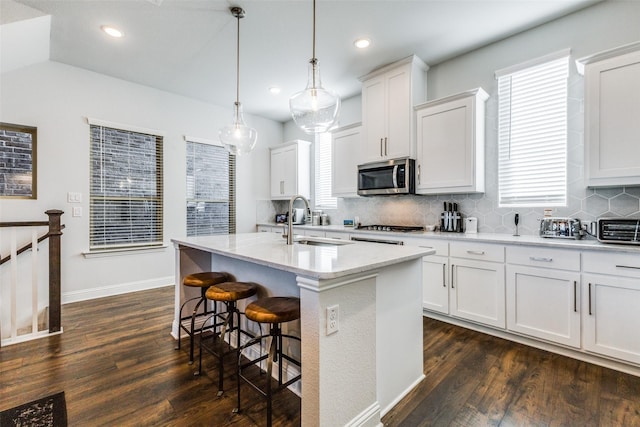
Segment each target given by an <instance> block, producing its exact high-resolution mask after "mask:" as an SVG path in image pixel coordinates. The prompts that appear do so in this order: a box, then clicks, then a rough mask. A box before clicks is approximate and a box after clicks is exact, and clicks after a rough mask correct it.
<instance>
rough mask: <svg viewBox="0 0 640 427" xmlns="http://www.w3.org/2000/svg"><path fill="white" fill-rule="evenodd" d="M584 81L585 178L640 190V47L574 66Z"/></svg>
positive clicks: (635, 45)
mask: <svg viewBox="0 0 640 427" xmlns="http://www.w3.org/2000/svg"><path fill="white" fill-rule="evenodd" d="M577 65H578V70H579V71H582V70H583V71H584V77H585V177H586V184H587V186H590V187H596V186H625V185H640V120H638V117H640V42H638V43H633V44H631V45H626V46H623V47H621V48H618V49H614V50H610V51H607V52H603V53H599V54H596V55H593V56H590V57H588V58H584V59H581V60H579V61H578V62H577Z"/></svg>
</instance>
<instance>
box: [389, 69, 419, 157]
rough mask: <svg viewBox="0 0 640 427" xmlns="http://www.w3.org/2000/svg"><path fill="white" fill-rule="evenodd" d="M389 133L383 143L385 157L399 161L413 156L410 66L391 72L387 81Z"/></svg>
mask: <svg viewBox="0 0 640 427" xmlns="http://www.w3.org/2000/svg"><path fill="white" fill-rule="evenodd" d="M386 82H387V84H386V105H387V117H386V123H387V132H386V134H385V135H384V138H385V139H384V141H383V143H382V148H383V150H382V151H383V157H384V158H386V159H397V158H398V157H410V156H411V143H412V138H411V124H412V121H411V116H412V115H413V114H414V112H413V105H412V102H411V68H410V66H409V65H406V66H403V67H400V68H398V69H396V70H393V71H390V72H389V73H388V74H387V79H386Z"/></svg>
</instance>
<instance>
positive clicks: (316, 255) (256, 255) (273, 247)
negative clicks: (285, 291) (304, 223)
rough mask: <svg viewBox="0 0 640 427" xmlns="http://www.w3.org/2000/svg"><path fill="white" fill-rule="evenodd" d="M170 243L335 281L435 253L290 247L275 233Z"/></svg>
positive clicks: (359, 245)
mask: <svg viewBox="0 0 640 427" xmlns="http://www.w3.org/2000/svg"><path fill="white" fill-rule="evenodd" d="M300 237H303V236H300ZM171 241H172V242H173V243H174V244H177V245H182V246H187V247H190V248H195V249H199V250H203V251H206V252H211V253H214V254H220V255H224V256H228V257H231V258H235V259H240V260H244V261H249V262H253V263H255V264H260V265H264V266H267V267H272V268H276V269H279V270H284V271H288V272H292V273H295V274H299V275H303V276H307V277H311V278H315V279H334V278H338V277H342V276H346V275H349V274H355V273H361V272H365V271H369V270H376V269H379V268H382V267H385V266H388V265H392V264H397V263H401V262H404V261H409V260H412V259H416V258H421V257H423V256H425V255H431V254H433V253H434V250H433V249H429V248H421V247H417V246H406V245H405V246H396V245H380V244H377V243H368V242H348V244H344V245H340V246H310V245H302V244H298V243H295V244H293V245H287V244H286V241H285V239H283V238H282V237H281V236H280V235H279V234H276V233H243V234H230V235H226V234H225V235H216V236H202V237H185V238H175V239H171Z"/></svg>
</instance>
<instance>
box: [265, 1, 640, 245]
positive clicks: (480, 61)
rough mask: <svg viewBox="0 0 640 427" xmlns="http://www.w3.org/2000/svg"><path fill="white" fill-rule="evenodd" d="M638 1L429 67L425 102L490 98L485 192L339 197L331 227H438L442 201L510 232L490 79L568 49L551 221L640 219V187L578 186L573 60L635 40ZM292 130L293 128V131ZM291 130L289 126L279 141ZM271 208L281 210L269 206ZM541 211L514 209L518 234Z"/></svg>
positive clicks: (579, 126) (599, 8)
mask: <svg viewBox="0 0 640 427" xmlns="http://www.w3.org/2000/svg"><path fill="white" fill-rule="evenodd" d="M639 22H640V2H638V1H606V2H603V3H599V4H597V5H595V6H592V7H590V8H587V9H585V10H582V11H579V12H576V13H574V14H571V15H568V16H566V17H564V18H560V19H558V20H556V21H553V22H551V23H548V24H545V25H541V26H539V27H537V28H535V29H532V30H529V31H526V32H523V33H520V34H518V35H515V36H512V37H509V38H507V39H505V40H502V41H499V42H496V43H494V44H491V45H489V46H486V47H484V48H481V49H477V50H475V51H472V52H470V53H467V54H465V55H462V56H459V57H457V58H454V59H451V60H449V61H446V62H443V63H441V64H437V65H433V64H429V65H430V66H431V68H430V69H429V71H428V73H427V88H428V89H427V98H428V99H429V100H432V99H438V98H441V97H445V96H448V95H452V94H455V93H459V92H463V91H465V90H468V89H472V88H475V87H479V86H480V87H482V88H483V89H484V90H486V91H487V92H488V93H489V95H490V98H489V100H488V101H487V104H486V107H487V110H486V138H485V140H486V160H485V162H486V192H485V193H484V194H468V195H467V194H463V195H455V196H454V195H441V196H393V197H370V198H357V199H340V200H339V201H338V209H337V210H334V211H327V213H328V214H329V216H330V218H331V220H332V223H334V224H340V223H342V220H343V219H345V218H353V217H354V216H359V217H360V221H361V222H362V223H369V224H370V223H391V224H409V225H415V224H417V225H430V224H435V223H437V221H438V218H439V214H440V212H441V211H442V202H443V201H452V202H457V203H458V205H459V206H460V209H461V210H462V212H463V214H464V215H465V216H475V217H478V226H479V231H481V232H494V233H512V232H513V229H514V227H513V217H514V213H515V212H516V210H513V209H507V208H498V202H497V187H498V182H497V170H498V166H497V165H498V158H497V108H498V102H497V85H496V80H495V78H494V73H495V71H496V70H499V69H501V68H504V67H508V66H511V65H515V64H519V63H522V62H524V61H527V60H529V59H533V58H537V57H540V56H543V55H546V54H548V53H552V52H555V51H558V50H561V49H565V48H571V59H572V61H571V70H570V78H569V106H568V121H569V122H568V126H569V129H568V130H569V132H568V192H569V194H568V195H569V197H568V206H567V207H565V208H555V209H554V210H553V215H555V216H571V217H576V218H580V219H583V220H593V219H595V218H597V217H599V216H605V215H616V216H632V215H640V188H607V189H587V188H585V186H584V154H583V151H584V144H583V139H584V120H583V114H584V106H583V100H584V79H583V77H582V76H580V75H579V74H577V72H576V68H575V62H574V60H575V59H578V58H582V57H584V56H587V55H591V54H593V53H596V52H600V51H603V50H607V49H611V48H614V47H618V46H621V45H624V44H628V43H631V42H635V41H638V40H640V25H639V24H638V23H639ZM358 105H360V99H359V97H354V98H351V99H349V100H346V101H344V102H343V107H345V106H347V108H346V109H343V114H344V115H341V121H340V125H346V124H349V123H353V122H358V121H360V115H359V114H358V115H356V114H355V113H354V111H357V110H356V108H357V106H358ZM292 128H294V129H293V130H292ZM293 132H295V127H294V126H293V124H292V123H290V122H289V123H287V124H286V126H285V135H288V133H293ZM269 209H274V210H279V209H281V207H280V206H278V205H276V206H275V208H269ZM543 209H544V208H542V207H541V208H535V209H534V208H519V209H517V212H518V213H520V217H521V223H520V230H519V231H520V233H521V234H535V233H537V229H538V219H539V218H541V217H542V216H543Z"/></svg>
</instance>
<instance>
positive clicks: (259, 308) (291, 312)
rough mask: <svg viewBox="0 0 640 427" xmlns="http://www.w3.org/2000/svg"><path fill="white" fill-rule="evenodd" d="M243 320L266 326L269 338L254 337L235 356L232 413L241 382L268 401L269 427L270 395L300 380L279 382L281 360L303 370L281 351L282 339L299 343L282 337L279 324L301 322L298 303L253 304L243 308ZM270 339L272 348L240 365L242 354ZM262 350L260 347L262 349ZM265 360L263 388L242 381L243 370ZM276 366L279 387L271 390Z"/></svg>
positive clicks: (268, 301)
mask: <svg viewBox="0 0 640 427" xmlns="http://www.w3.org/2000/svg"><path fill="white" fill-rule="evenodd" d="M245 316H246V317H247V319H249V320H253V321H254V322H258V323H259V324H269V325H270V327H269V334H268V335H261V336H259V337H255V338H254V339H252V340H250V341H249V342H247V343H246V344H245V345H243V346H242V347H241V348H240V352H239V355H238V406H237V408H236V409H234V410H233V412H240V382H241V380H242V381H244V382H246V383H247V384H248V385H250V386H251V387H252V388H253V389H254V390H256V391H257V392H258V393H260V395H261V396H262V397H263V398H265V399H266V401H267V427H271V415H272V400H273V394H274V393H277V392H279V391H281V390H283V389H285V388H287V387H289V386H290V385H291V384H293V383H295V382H296V381H299V380H300V379H301V377H302V375H301V374H298V375H296V376H295V377H293V378H291V379H289V380H288V381H286V382H284V383H283V382H282V371H283V366H282V365H283V363H282V361H283V360H287V361H288V362H290V363H292V364H294V365H296V366H298V368H302V365H301V361H299V360H295V359H294V358H292V357H291V356H289V355H288V354H285V353H283V351H282V338H289V339H293V340H297V341H300V337H296V336H293V335H288V334H283V333H282V329H281V324H282V323H286V322H291V321H293V320H297V319H299V318H300V299H299V298H295V297H267V298H262V299H259V300H257V301H254V302H252V303H251V304H249V305H248V306H247V307H246V308H245ZM269 337H270V338H271V344H270V346H269V352H268V353H267V354H264V355H261V356H260V357H258V358H256V359H253V360H250V361H248V362H244V363H243V362H242V351H243V350H244V349H246V348H248V347H251V346H253V345H254V344H257V343H261V342H262V340H263V339H266V338H269ZM261 348H262V347H261ZM265 359H266V360H267V366H266V371H267V375H266V378H265V384H264V387H261V386H260V384H257V383H255V382H253V381H252V380H251V379H249V378H247V377H245V376H244V375H243V374H242V371H243V369H246V368H248V367H249V366H251V365H258V366H260V362H262V361H263V360H265ZM274 361H276V362H279V363H278V386H277V388H275V389H273V387H272V384H271V382H272V371H273V362H274Z"/></svg>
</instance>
